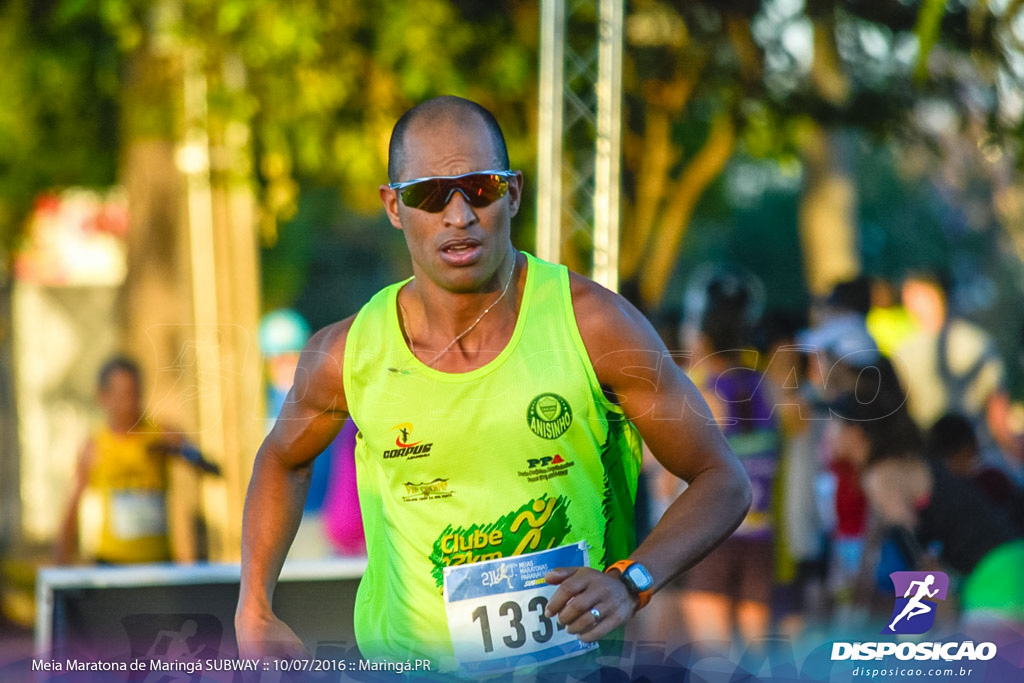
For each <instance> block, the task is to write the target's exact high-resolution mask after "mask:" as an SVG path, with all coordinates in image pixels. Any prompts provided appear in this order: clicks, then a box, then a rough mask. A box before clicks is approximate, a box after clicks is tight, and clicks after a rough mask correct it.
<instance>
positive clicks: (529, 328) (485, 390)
mask: <svg viewBox="0 0 1024 683" xmlns="http://www.w3.org/2000/svg"><path fill="white" fill-rule="evenodd" d="M526 256H527V260H528V264H529V266H528V270H527V276H526V285H525V292H524V295H523V300H522V306H521V308H520V311H519V317H518V320H517V322H516V327H515V331H514V332H513V334H512V337H511V339H510V340H509V343H508V345H507V346H506V348H505V349H504V350H503V351H502V352H501V353H500V354H499V355H498V356H497V357H496V358H495V359H494V360H493V361H491V362H490V363H488V364H486V365H484V366H482V367H480V368H477V369H475V370H472V371H471V372H467V373H463V374H451V373H444V372H439V371H436V370H434V369H432V368H429V367H427V366H426V365H424V364H423V363H421V362H420V361H419V360H417V359H416V358H415V357H414V356H413V355H412V353H411V352H410V351H409V349H408V346H407V345H406V343H405V340H404V339H403V337H402V333H401V330H400V328H399V322H398V313H397V305H396V297H397V293H398V291H399V289H401V287H402V285H404V284H405V283H397V284H395V285H392V286H390V287H388V288H386V289H384V290H382V291H380V292H379V293H378V294H377V295H376V296H374V297H373V299H371V300H370V302H369V303H367V304H366V306H365V307H364V308H363V309H362V310H361V311H360V313H359V314H358V315H357V316H356V319H355V321H354V322H353V324H352V327H351V329H350V331H349V335H348V341H347V346H346V349H345V364H344V383H345V394H346V397H347V399H348V405H349V409H350V410H351V413H352V417H353V420H354V421H355V423H356V425H358V427H359V434H358V437H357V444H356V461H357V477H358V486H359V499H360V505H361V508H362V514H363V520H364V524H365V527H366V544H367V555H368V558H369V564H368V567H367V570H366V574H365V575H364V576H363V579H362V582H361V583H360V585H359V592H358V596H357V598H356V607H355V629H356V638H357V641H358V643H359V647H360V650H361V652H362V654H363V655H364V656H367V657H387V658H392V659H400V660H405V659H408V658H409V657H427V658H431V659H433V660H434V661H435V663H437V662H439V661H444V659H445V658H446V657H450V656H451V641H450V638H449V635H448V627H447V622H446V620H445V610H444V604H443V600H442V595H441V587H442V581H443V576H442V574H443V568H444V567H445V566H446V565H456V564H462V563H467V562H478V561H481V560H487V559H493V558H497V557H507V556H510V555H519V554H523V553H528V552H533V551H537V550H545V549H548V548H552V547H556V546H560V545H565V544H568V543H575V542H578V541H586V542H587V543H588V544H589V546H590V551H589V554H590V562H591V566H593V567H595V568H596V569H603V568H604V567H605V566H607V565H608V564H611V563H612V562H615V561H617V560H619V559H623V558H625V557H626V556H627V555H628V554H629V553H630V552H631V551H632V550H633V547H634V545H635V533H634V521H633V503H634V499H635V496H636V482H637V476H638V472H639V467H640V456H641V450H640V439H639V437H638V435H637V433H636V430H635V429H634V427H633V426H632V424H631V423H629V422H628V421H626V420H625V418H624V417H623V413H622V410H621V409H620V408H619V407H618V406H617V405H615V404H613V403H611V402H610V401H609V400H608V399H607V398H606V397H605V395H604V393H603V392H602V390H601V387H600V385H599V383H598V381H597V376H596V374H595V373H594V369H593V366H592V365H591V363H590V359H589V358H588V356H587V352H586V349H585V348H584V346H583V341H582V339H581V338H580V334H579V330H578V328H577V326H576V319H575V315H574V313H573V308H572V301H571V298H570V292H569V276H568V271H567V270H566V269H565V268H564V267H563V266H558V265H554V264H550V263H546V262H544V261H541V260H539V259H537V258H534V257H533V256H530V255H529V254H527V255H526ZM389 368H394V369H397V371H395V370H391V369H389Z"/></svg>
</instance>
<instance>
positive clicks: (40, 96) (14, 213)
mask: <svg viewBox="0 0 1024 683" xmlns="http://www.w3.org/2000/svg"><path fill="white" fill-rule="evenodd" d="M86 4H88V3H85V2H68V3H40V2H28V1H27V0H21V1H18V0H15V1H12V2H7V3H4V4H3V5H0V62H2V63H3V65H4V66H3V71H4V74H3V78H0V101H2V102H3V103H4V106H3V107H2V108H0V251H6V249H9V248H10V247H11V245H12V242H13V241H14V240H15V239H16V237H17V235H18V230H19V228H20V226H21V224H22V221H23V220H24V216H25V215H26V213H27V211H28V209H29V207H30V206H31V203H32V201H33V199H34V198H35V196H36V195H37V194H38V193H39V192H40V191H42V190H45V189H48V188H52V187H59V186H64V185H72V184H74V185H83V186H109V185H110V184H112V183H113V182H114V178H115V174H116V162H117V151H118V142H119V140H118V126H117V121H118V115H119V110H118V91H119V86H120V84H119V67H120V56H119V53H118V50H117V45H116V42H115V40H114V39H113V35H112V33H111V31H110V30H109V28H108V27H107V26H106V25H105V23H104V22H103V21H102V19H101V17H99V16H97V15H96V14H95V13H90V12H86V11H84V10H82V8H81V6H82V5H86Z"/></svg>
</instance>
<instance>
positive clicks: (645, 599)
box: [604, 560, 654, 609]
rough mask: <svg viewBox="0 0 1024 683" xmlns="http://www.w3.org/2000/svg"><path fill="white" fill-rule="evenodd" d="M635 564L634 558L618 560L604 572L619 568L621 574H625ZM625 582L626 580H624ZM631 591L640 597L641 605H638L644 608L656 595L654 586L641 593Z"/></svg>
mask: <svg viewBox="0 0 1024 683" xmlns="http://www.w3.org/2000/svg"><path fill="white" fill-rule="evenodd" d="M634 564H636V562H634V561H633V560H619V561H618V562H616V563H614V564H611V565H609V566H608V568H607V569H605V570H604V573H605V574H607V573H608V572H610V571H611V570H613V569H618V570H619V574H620V575H625V573H626V570H627V569H629V568H630V567H631V566H632V565H634ZM623 583H626V582H625V581H623ZM628 585H629V584H627V587H628ZM630 593H631V594H632V595H635V596H636V597H637V598H639V599H640V606H639V607H637V609H643V608H644V607H645V606H646V605H647V603H649V602H650V601H651V597H652V596H653V595H654V588H653V587H652V588H648V589H647V590H645V591H640V592H639V593H633V591H632V590H631V591H630Z"/></svg>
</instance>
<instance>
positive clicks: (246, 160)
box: [0, 0, 1024, 659]
mask: <svg viewBox="0 0 1024 683" xmlns="http://www.w3.org/2000/svg"><path fill="white" fill-rule="evenodd" d="M602 26H603V27H605V30H599V29H600V28H601V27H602ZM0 60H2V63H3V64H4V68H3V70H2V71H3V75H2V76H0V94H2V95H3V101H4V102H5V103H6V106H5V107H4V108H3V111H2V112H0V256H2V258H0V614H2V615H3V616H2V622H3V628H4V633H5V634H6V633H7V632H8V631H10V632H11V633H17V634H24V633H26V632H27V631H28V629H30V628H31V625H32V622H33V619H34V616H35V611H34V610H35V605H34V599H33V595H34V594H33V587H34V581H35V577H36V572H37V570H38V568H39V567H40V566H46V565H49V564H52V563H54V562H68V563H75V562H90V563H91V562H95V561H97V560H99V561H103V562H111V563H119V562H141V561H157V560H171V561H174V562H178V563H193V562H205V561H216V562H220V561H237V559H238V553H239V550H238V548H239V536H240V519H241V507H242V499H243V495H244V490H245V485H246V483H247V481H248V473H249V471H250V469H251V464H252V458H253V457H254V454H255V452H256V448H257V447H258V444H259V442H260V440H261V438H262V436H263V435H264V434H265V433H266V429H267V428H268V425H269V421H270V420H272V419H273V417H274V416H275V415H276V409H277V407H279V406H280V402H281V401H282V400H283V396H284V393H285V392H286V391H287V388H288V386H289V384H290V381H291V372H292V369H293V368H294V364H295V361H296V357H297V352H298V350H299V349H300V348H301V346H302V344H303V343H304V342H305V340H306V338H307V337H308V336H309V334H310V332H311V331H315V330H316V329H319V328H320V327H322V326H323V325H326V324H328V323H331V322H334V321H335V320H338V319H341V318H344V317H345V316H348V315H350V314H352V313H354V312H355V311H356V310H358V308H359V306H360V305H362V304H363V303H364V302H365V301H366V300H367V299H368V298H369V296H370V295H371V294H372V293H373V292H375V291H376V290H377V289H379V288H380V287H381V286H383V285H386V284H388V283H390V282H393V281H395V280H397V279H399V278H402V277H406V276H408V275H409V274H410V273H409V271H408V268H409V266H408V258H407V255H406V253H405V247H404V243H403V241H402V239H401V236H400V235H399V234H398V233H397V232H396V231H394V230H392V229H391V228H390V227H389V225H388V223H387V221H386V219H385V217H384V216H383V213H382V212H381V210H380V207H379V199H378V193H377V186H378V185H379V184H380V183H381V182H384V181H385V179H386V146H387V137H388V135H389V133H390V129H391V126H392V124H393V122H394V121H395V119H396V118H397V116H398V115H399V114H400V113H401V112H403V111H405V110H406V109H407V108H408V107H409V106H411V105H412V104H414V103H416V102H419V101H421V100H423V99H425V98H428V97H431V96H434V95H438V94H444V93H452V94H458V95H462V96H465V97H468V98H471V99H474V100H476V101H479V102H480V103H481V104H483V105H484V106H486V107H488V108H489V109H490V110H492V111H493V112H495V114H496V116H497V119H498V121H499V122H500V123H501V125H502V127H503V129H504V131H505V134H506V137H507V138H508V145H509V151H510V154H511V157H512V165H513V167H515V168H521V169H523V170H524V173H525V176H526V189H525V195H524V202H523V206H524V209H523V211H521V212H520V214H519V216H518V217H517V218H516V221H515V224H514V226H513V230H514V235H513V237H514V241H515V243H516V244H517V246H518V247H520V248H522V249H525V250H527V251H531V252H534V253H536V254H537V255H539V256H541V257H544V258H548V259H550V260H555V261H560V262H562V263H565V264H567V265H568V266H569V267H571V268H573V269H574V270H577V271H579V272H582V273H584V274H590V275H594V276H595V277H599V279H600V280H601V281H602V282H603V283H605V284H607V285H608V286H614V287H616V288H617V289H619V290H620V291H621V292H622V293H623V294H624V295H625V296H627V297H628V298H629V299H630V300H631V301H632V302H634V303H635V304H636V305H637V306H638V307H639V308H640V309H641V310H642V311H643V312H644V313H645V314H646V315H647V316H648V317H649V318H650V319H651V320H652V321H654V323H655V324H656V326H657V327H658V329H659V331H660V332H661V333H662V335H663V337H664V339H665V342H666V345H667V346H668V348H669V349H671V350H672V358H670V359H665V361H666V362H669V361H671V362H676V363H679V364H680V365H682V366H683V367H684V368H685V369H686V370H687V372H688V373H689V374H690V376H691V377H692V378H693V379H694V381H695V382H696V383H697V384H698V386H699V387H701V389H702V391H703V393H704V395H705V397H706V398H707V400H708V403H709V405H710V408H711V414H710V415H709V416H708V419H709V420H712V419H713V420H715V421H716V422H717V423H718V424H719V425H720V426H721V427H722V429H723V430H724V432H725V433H726V436H727V437H728V438H729V440H730V442H731V443H732V445H733V447H734V449H735V450H736V451H737V453H738V454H740V456H741V457H742V458H743V460H744V463H745V465H746V466H747V468H748V473H749V474H750V476H751V479H752V481H753V482H754V484H755V493H756V496H755V504H754V507H753V508H752V510H751V513H750V515H749V516H748V518H747V520H746V521H745V523H744V525H743V526H742V527H741V528H740V529H739V530H738V531H737V533H736V535H735V536H734V538H732V539H730V541H729V542H728V543H727V544H726V545H725V546H723V548H722V549H721V552H716V553H715V554H714V555H712V556H710V557H709V558H708V559H707V560H706V561H705V562H704V563H702V564H701V565H700V566H698V567H697V568H695V569H694V570H693V571H692V572H690V573H689V574H688V575H687V576H685V577H683V578H682V579H680V581H679V582H678V585H675V586H673V587H672V588H671V589H670V591H669V592H666V594H665V596H663V598H662V599H659V600H656V601H655V602H654V603H653V604H652V605H651V607H650V608H649V609H648V610H645V612H646V613H647V614H645V615H644V621H643V623H642V624H641V627H642V628H643V629H650V632H649V635H650V637H652V638H658V639H677V640H678V639H683V640H686V639H708V640H713V639H720V638H728V637H729V634H730V633H733V632H735V633H737V634H739V636H740V637H742V638H744V639H748V640H749V639H751V638H756V637H757V636H759V635H763V634H765V633H768V632H773V633H777V632H783V633H788V634H793V635H796V634H812V637H813V634H816V633H824V632H828V631H829V630H830V629H832V630H833V631H834V629H840V630H843V629H846V630H849V631H852V630H854V629H860V628H874V629H875V631H874V632H875V633H877V632H878V629H879V628H880V627H882V626H884V625H885V624H884V623H883V622H884V621H885V620H886V619H887V618H888V617H889V614H888V610H890V609H891V606H892V602H891V601H892V585H891V583H889V582H888V573H889V572H891V571H897V570H900V569H911V568H938V567H941V568H943V570H944V571H947V572H948V573H949V574H950V576H951V577H954V579H955V581H956V584H955V587H956V590H955V591H952V592H953V593H955V595H956V596H958V597H957V600H958V601H959V602H958V604H957V605H956V609H955V610H952V611H951V613H955V620H956V624H955V625H954V626H951V628H954V627H957V628H958V627H960V626H962V625H963V624H966V623H968V622H971V623H973V624H981V627H988V626H990V625H991V624H992V623H998V624H1002V625H1006V624H1009V628H1011V629H1013V628H1017V629H1019V628H1020V622H1021V620H1022V619H1024V614H1022V609H1024V608H1022V606H1021V605H1020V603H1019V602H1014V600H1016V599H1017V598H1011V597H1008V596H1012V595H1013V591H1014V590H1016V589H1017V588H1018V586H1015V585H1013V583H1012V582H1008V581H1005V580H1004V579H1006V577H1007V576H1008V575H1010V574H1014V572H1012V571H1011V568H1013V567H1017V568H1018V569H1019V567H1020V566H1021V563H1024V559H1022V558H1021V556H1020V547H1019V537H1020V533H1021V532H1020V525H1021V520H1022V512H1021V508H1020V497H1021V493H1020V487H1021V482H1022V468H1024V455H1022V451H1024V446H1022V438H1024V308H1022V307H1021V306H1020V301H1021V300H1022V293H1024V261H1022V256H1024V175H1022V174H1021V172H1020V169H1021V165H1022V164H1021V162H1022V159H1024V149H1022V145H1021V131H1022V130H1024V127H1022V126H1024V99H1022V98H1021V95H1020V93H1021V92H1024V82H1022V81H1024V5H1022V3H1020V2H1016V1H1015V0H986V1H982V0H950V1H945V2H943V1H935V0H878V1H876V2H861V1H859V0H764V1H758V0H728V1H722V0H718V1H715V2H703V1H699V0H695V1H689V2H673V1H670V0H631V1H630V2H607V1H605V2H597V1H595V2H568V3H566V2H561V1H559V0H521V1H518V0H517V1H516V2H509V3H491V4H488V3H479V2H475V1H473V0H418V1H417V2H414V3H410V2H398V1H387V2H379V1H371V0H345V1H344V2H331V3H325V2H319V1H318V0H298V1H296V2H290V3H270V2H265V1H263V0H222V1H221V2H218V3H209V2H205V1H202V0H157V1H155V2H151V1H145V2H143V1H142V0H89V1H84V2H83V1H80V0H46V1H45V2H39V1H29V0H11V1H9V2H4V3H0ZM553 112H558V116H553V115H552V113H553ZM553 160H557V161H558V163H557V164H555V163H554V162H553ZM556 189H557V190H558V191H557V192H556V191H555V190H556ZM609 230H610V232H609ZM609 235H611V236H612V237H611V238H609ZM609 239H611V241H609ZM609 245H611V246H609ZM125 425H130V427H126V426H125ZM140 426H142V427H144V428H141V429H140ZM353 430H354V427H353V426H351V425H348V426H346V429H345V430H343V432H342V435H341V436H339V439H338V441H336V443H335V444H333V445H332V447H331V449H329V452H328V453H326V454H325V455H324V456H322V457H321V458H319V459H318V465H317V468H316V470H315V472H314V481H313V486H312V488H311V494H310V499H309V501H308V503H307V511H306V512H307V514H306V519H305V521H304V523H303V525H302V528H301V529H300V532H299V539H298V541H297V543H296V546H295V548H294V550H293V557H294V558H296V559H299V558H325V557H333V556H338V555H358V553H359V552H361V547H362V546H361V543H362V540H361V527H360V523H359V519H358V515H357V514H354V511H355V507H354V505H353V500H354V499H353V496H354V491H353V488H352V485H351V484H352V464H351V446H350V442H351V439H352V434H353ZM128 431H130V432H131V434H132V436H131V438H124V437H125V433H126V432H128ZM99 452H106V453H112V454H113V455H111V456H110V457H112V458H113V459H114V460H116V461H118V462H120V463H122V464H123V463H132V462H138V461H140V460H144V461H146V462H147V463H148V465H146V466H145V467H143V468H142V470H141V471H138V472H136V473H135V474H134V475H132V476H134V477H136V478H135V479H133V480H132V483H131V484H130V486H129V488H133V489H136V491H135V493H134V494H133V495H130V496H126V497H125V496H115V495H113V493H112V492H113V491H114V490H115V488H118V487H123V486H122V484H117V486H115V483H116V482H115V478H116V476H117V475H115V474H113V473H112V472H111V471H104V470H103V468H97V467H95V466H94V465H95V463H96V461H97V456H96V454H97V453H99ZM153 454H155V462H156V464H155V465H154V462H153V461H154V458H153V457H150V456H151V455H153ZM643 483H644V485H645V486H644V487H643V488H642V490H641V495H640V498H639V501H638V523H639V524H640V525H641V527H644V526H645V525H648V524H650V521H651V520H652V519H654V518H655V516H656V515H657V514H658V511H659V509H661V507H662V506H664V504H665V501H666V499H667V498H668V497H669V496H671V495H674V494H675V493H677V492H678V485H677V483H676V482H674V481H671V480H669V479H667V478H665V477H664V476H662V475H661V474H660V473H659V472H658V471H657V469H656V468H654V467H648V468H646V469H645V472H644V479H643ZM141 491H149V492H153V491H156V492H157V494H156V495H151V494H148V493H147V494H143V493H140V492H141ZM115 508H116V509H119V510H127V511H130V514H129V517H130V518H131V519H133V520H135V523H133V524H131V525H129V526H128V527H127V528H121V529H111V528H104V526H103V524H104V523H103V522H102V519H103V518H104V517H105V513H104V510H113V509H115ZM98 520H99V521H98ZM641 530H642V529H641ZM115 532H116V533H115ZM118 535H120V537H125V536H127V537H130V538H134V539H142V541H141V542H140V545H138V546H134V547H133V549H129V548H128V547H127V546H124V545H120V544H119V543H117V542H116V541H114V540H112V539H113V538H114V537H115V536H118ZM143 546H145V547H143ZM140 548H142V549H141V550H140ZM136 553H138V554H136ZM1020 573H1021V572H1019V571H1017V572H1016V574H1020ZM1014 610H1016V611H1015V612H1014ZM961 617H965V618H969V619H967V621H961ZM992 620H995V621H994V622H993V621H992ZM680 624H682V625H683V626H684V628H680ZM1014 624H1015V625H1014ZM0 642H2V643H6V642H12V641H10V640H9V639H6V638H2V639H0ZM0 647H3V645H0ZM2 658H3V652H2V651H0V659H2Z"/></svg>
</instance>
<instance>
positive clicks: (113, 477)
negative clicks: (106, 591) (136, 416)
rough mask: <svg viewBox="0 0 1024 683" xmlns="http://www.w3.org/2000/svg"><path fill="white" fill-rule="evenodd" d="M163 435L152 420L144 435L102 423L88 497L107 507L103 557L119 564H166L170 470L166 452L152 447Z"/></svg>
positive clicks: (104, 509) (103, 514)
mask: <svg viewBox="0 0 1024 683" xmlns="http://www.w3.org/2000/svg"><path fill="white" fill-rule="evenodd" d="M159 439H160V433H159V431H157V430H156V428H155V427H154V426H153V425H151V424H147V425H146V428H145V429H143V430H142V431H141V432H140V433H133V434H116V433H114V432H112V431H111V430H110V429H109V428H107V427H105V426H104V427H100V428H99V429H98V430H97V431H96V432H95V433H94V434H93V444H94V447H95V453H94V456H93V463H92V467H91V469H90V470H89V481H88V489H87V491H86V493H87V495H91V496H94V497H95V499H98V501H99V505H100V509H101V513H100V514H101V517H100V519H101V522H100V531H99V540H98V545H97V548H96V553H95V554H96V557H97V559H100V560H103V561H106V562H114V563H135V562H165V561H167V560H168V559H169V558H170V551H169V547H168V540H167V513H166V492H167V471H166V463H165V459H164V456H162V455H159V454H157V453H153V452H152V451H151V448H152V446H153V445H154V444H155V443H156V442H157V441H158V440H159Z"/></svg>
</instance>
